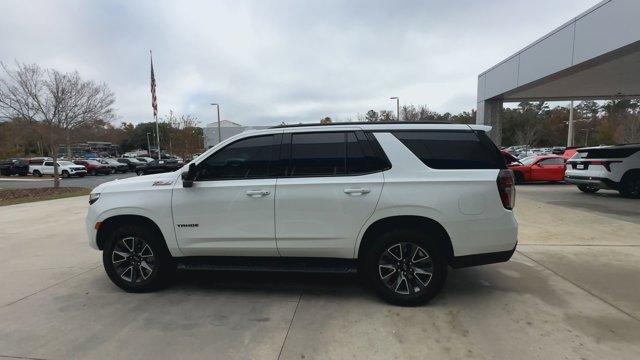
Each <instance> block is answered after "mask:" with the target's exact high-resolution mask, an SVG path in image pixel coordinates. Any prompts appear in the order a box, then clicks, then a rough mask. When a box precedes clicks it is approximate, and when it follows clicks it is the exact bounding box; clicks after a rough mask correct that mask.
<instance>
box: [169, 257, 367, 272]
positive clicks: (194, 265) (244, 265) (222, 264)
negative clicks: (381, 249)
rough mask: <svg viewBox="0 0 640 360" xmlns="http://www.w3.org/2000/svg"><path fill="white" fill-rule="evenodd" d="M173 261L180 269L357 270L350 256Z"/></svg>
mask: <svg viewBox="0 0 640 360" xmlns="http://www.w3.org/2000/svg"><path fill="white" fill-rule="evenodd" d="M176 261H177V262H178V269H183V270H217V271H269V272H302V273H336V274H345V273H346V274H354V273H357V266H356V261H355V260H353V259H333V258H285V257H235V256H215V257H213V256H212V257H183V258H176Z"/></svg>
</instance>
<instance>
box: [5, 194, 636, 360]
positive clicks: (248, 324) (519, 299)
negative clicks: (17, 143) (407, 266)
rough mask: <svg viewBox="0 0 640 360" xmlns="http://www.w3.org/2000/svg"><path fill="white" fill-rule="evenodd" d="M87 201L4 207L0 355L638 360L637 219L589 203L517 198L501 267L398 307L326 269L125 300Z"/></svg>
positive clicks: (225, 277)
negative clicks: (87, 218) (512, 242)
mask: <svg viewBox="0 0 640 360" xmlns="http://www.w3.org/2000/svg"><path fill="white" fill-rule="evenodd" d="M86 206H87V199H86V197H81V198H68V199H61V200H52V201H47V202H41V203H31V204H22V205H13V206H5V207H0V324H2V326H0V358H2V356H5V357H20V358H37V359H107V358H108V359H111V358H118V357H121V358H127V359H149V358H153V359H175V358H180V359H212V358H214V359H344V358H355V359H393V358H402V359H425V358H435V359H440V358H471V359H538V358H539V359H556V358H570V359H574V358H575V359H581V358H582V359H638V358H640V306H639V305H638V304H640V289H638V287H637V286H636V284H637V274H638V271H639V270H640V265H638V261H637V259H638V255H640V226H639V225H637V224H635V223H633V222H628V221H623V220H619V219H612V218H610V217H607V216H604V215H602V214H599V213H598V212H594V211H585V210H584V209H581V210H575V209H570V208H567V207H563V206H558V205H553V204H549V203H547V202H544V201H542V202H539V201H535V200H531V199H529V198H527V197H520V198H519V199H518V204H517V210H516V215H517V217H518V219H519V221H520V224H521V228H520V230H521V231H520V245H519V246H518V252H517V253H516V254H515V255H514V257H513V259H512V260H511V261H509V262H507V263H503V264H495V265H488V266H484V267H477V268H469V269H462V270H456V271H451V272H450V276H449V279H448V283H447V285H446V286H445V289H444V291H443V293H442V294H441V295H440V296H438V297H437V298H436V299H434V301H432V302H431V303H430V304H428V305H427V306H423V307H417V308H401V307H395V306H391V305H387V304H386V303H383V302H381V301H380V300H378V298H377V297H375V296H374V295H373V294H371V293H369V292H368V291H366V290H364V289H363V288H362V287H361V286H360V285H359V282H358V279H357V277H355V276H337V275H331V276H330V275H294V274H275V275H274V274H262V273H261V274H238V273H226V272H217V273H210V272H186V273H181V274H180V275H179V277H178V279H177V280H176V284H175V285H174V286H172V287H170V288H168V289H166V290H164V291H160V292H157V293H151V294H127V293H124V292H122V291H121V290H120V289H118V288H116V287H115V286H114V285H112V284H111V283H110V281H109V280H108V278H107V277H106V275H105V274H104V272H103V270H102V268H101V261H100V255H101V254H100V253H99V252H96V251H94V250H92V249H90V248H89V247H88V245H87V244H86V240H85V235H84V228H83V218H84V213H85V211H86Z"/></svg>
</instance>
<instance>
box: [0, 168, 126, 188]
mask: <svg viewBox="0 0 640 360" xmlns="http://www.w3.org/2000/svg"><path fill="white" fill-rule="evenodd" d="M132 176H137V175H136V174H135V173H133V172H128V173H124V174H111V175H87V176H85V177H83V178H81V177H71V178H67V179H60V186H69V187H84V188H87V189H93V188H94V187H96V186H98V185H100V184H102V183H105V182H107V181H111V180H115V179H125V178H128V177H132ZM52 183H53V178H52V177H51V176H43V177H41V178H40V177H34V176H12V177H10V178H6V177H0V189H26V188H41V187H50V186H53V185H52Z"/></svg>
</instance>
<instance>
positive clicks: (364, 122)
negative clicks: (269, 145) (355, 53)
mask: <svg viewBox="0 0 640 360" xmlns="http://www.w3.org/2000/svg"><path fill="white" fill-rule="evenodd" d="M398 124H453V123H450V122H447V121H351V122H335V123H330V124H320V123H308V124H292V125H276V126H272V127H270V128H269V129H280V128H291V127H306V126H335V125H398Z"/></svg>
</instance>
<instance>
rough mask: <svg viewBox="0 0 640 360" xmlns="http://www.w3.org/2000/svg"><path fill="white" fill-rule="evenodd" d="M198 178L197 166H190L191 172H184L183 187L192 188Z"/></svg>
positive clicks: (192, 164)
mask: <svg viewBox="0 0 640 360" xmlns="http://www.w3.org/2000/svg"><path fill="white" fill-rule="evenodd" d="M195 178H196V164H194V163H191V164H189V170H187V171H184V172H182V187H185V188H190V187H192V186H193V180H194V179H195Z"/></svg>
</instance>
